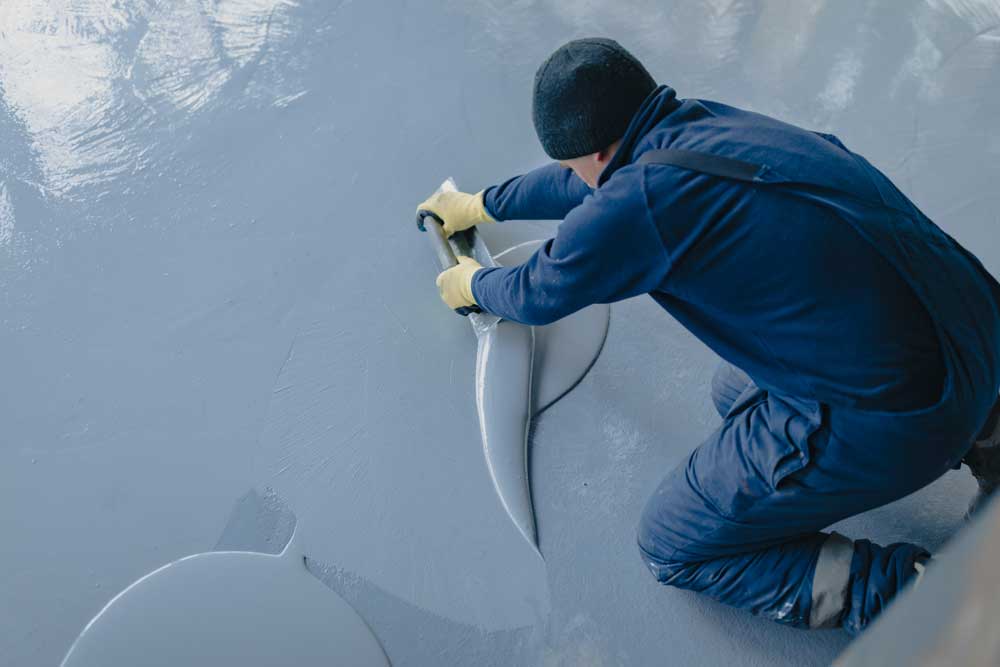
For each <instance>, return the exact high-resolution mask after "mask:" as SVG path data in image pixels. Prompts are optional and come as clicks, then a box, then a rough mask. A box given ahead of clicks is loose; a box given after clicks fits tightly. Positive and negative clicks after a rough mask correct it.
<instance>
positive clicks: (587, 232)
mask: <svg viewBox="0 0 1000 667" xmlns="http://www.w3.org/2000/svg"><path fill="white" fill-rule="evenodd" d="M616 176H617V177H618V178H616V179H612V180H611V181H608V182H607V183H605V184H604V185H603V186H602V187H601V188H600V189H598V190H596V191H593V196H592V197H590V198H588V199H587V201H586V202H584V203H583V204H582V205H580V206H578V207H576V208H574V209H573V210H572V211H570V212H569V214H568V215H567V216H566V219H565V220H564V221H563V222H562V224H561V225H560V226H559V229H558V231H557V233H556V236H555V238H552V239H549V240H548V241H546V242H545V243H543V244H542V246H541V247H540V248H539V249H538V250H536V251H535V253H534V254H533V255H532V256H531V258H530V259H528V261H527V262H525V263H524V264H521V265H520V266H512V267H497V268H486V269H480V270H478V271H476V273H475V274H474V276H473V277H472V295H473V297H474V299H475V301H476V303H477V304H479V306H480V307H481V308H482V309H483V310H485V311H487V312H490V313H493V314H494V315H499V316H501V317H503V318H505V319H508V320H513V321H515V322H521V323H523V324H535V325H541V324H549V323H550V322H554V321H555V320H558V319H560V318H562V317H565V316H566V315H569V314H570V313H573V312H575V311H577V310H579V309H581V308H584V307H585V306H589V305H591V304H594V303H611V302H613V301H620V300H622V299H627V298H629V297H632V296H635V295H637V294H644V293H646V292H649V291H652V290H654V289H656V288H657V287H658V286H659V285H660V284H661V283H662V282H663V280H664V278H665V277H666V275H667V273H668V271H669V269H670V260H669V259H668V257H667V253H666V250H665V249H664V247H663V241H662V239H661V238H660V234H659V231H658V230H657V228H656V226H655V224H654V223H653V221H652V219H651V218H650V215H649V211H648V210H647V208H646V199H645V196H644V194H643V191H642V188H641V187H640V186H639V184H638V183H637V180H638V179H637V178H622V176H624V174H622V173H619V174H616Z"/></svg>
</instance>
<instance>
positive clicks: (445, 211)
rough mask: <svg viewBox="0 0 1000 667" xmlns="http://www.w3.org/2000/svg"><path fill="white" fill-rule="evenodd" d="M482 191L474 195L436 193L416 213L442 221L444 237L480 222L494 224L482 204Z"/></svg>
mask: <svg viewBox="0 0 1000 667" xmlns="http://www.w3.org/2000/svg"><path fill="white" fill-rule="evenodd" d="M483 192H484V191H483V190H480V191H479V192H477V193H476V194H474V195H470V194H468V193H466V192H454V191H452V192H436V193H434V194H433V195H431V196H430V197H428V198H427V199H425V200H424V201H423V202H422V203H421V204H420V206H418V207H417V212H418V213H419V212H420V211H430V212H431V213H433V214H434V215H436V216H437V217H439V218H441V220H442V221H444V224H443V225H442V226H441V227H442V229H444V235H445V236H451V235H452V234H454V233H455V232H460V231H462V230H463V229H468V228H469V227H472V226H474V225H478V224H479V223H481V222H495V221H494V220H493V218H491V217H490V214H489V213H487V212H486V206H485V205H484V204H483Z"/></svg>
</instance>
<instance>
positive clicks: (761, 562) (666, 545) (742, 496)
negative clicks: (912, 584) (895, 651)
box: [639, 366, 943, 633]
mask: <svg viewBox="0 0 1000 667" xmlns="http://www.w3.org/2000/svg"><path fill="white" fill-rule="evenodd" d="M739 384H740V380H739V373H736V372H734V371H733V370H731V369H725V366H724V367H723V369H722V370H720V375H719V377H718V378H716V379H715V380H713V401H715V402H716V407H717V408H719V411H720V413H723V414H725V415H726V417H725V421H724V422H723V424H722V426H720V427H719V429H718V430H717V431H716V432H715V433H713V434H712V436H711V437H709V438H708V440H707V441H706V442H704V443H703V444H702V445H701V446H700V447H698V448H697V449H696V450H695V451H694V452H692V454H691V455H690V456H689V457H688V459H687V461H686V462H685V463H684V464H682V465H681V466H680V467H678V468H677V469H675V470H674V471H673V472H671V473H670V474H669V475H668V476H667V477H666V479H664V481H663V483H662V484H661V485H660V487H659V488H658V489H657V491H656V492H655V493H654V494H653V496H652V497H651V498H650V500H649V502H648V503H647V505H646V508H645V510H644V512H643V516H642V520H641V522H640V526H639V546H640V549H641V551H642V554H643V559H644V560H645V562H646V564H647V566H648V567H649V568H650V570H651V571H652V572H653V574H654V575H655V576H656V578H657V579H658V580H659V581H660V582H662V583H664V584H667V585H672V586H677V587H679V588H685V589H690V590H695V591H699V592H702V593H705V594H707V595H709V596H711V597H713V598H715V599H717V600H719V601H721V602H724V603H726V604H730V605H732V606H736V607H740V608H744V609H748V610H750V611H751V612H753V613H756V614H760V615H763V616H766V617H769V618H772V619H774V620H776V621H780V622H783V623H788V624H790V625H795V626H799V627H832V626H836V625H842V626H843V627H844V628H845V629H846V630H847V631H848V632H851V633H856V632H859V631H860V630H861V629H863V628H864V627H865V626H866V625H867V623H868V622H869V621H870V620H871V619H873V618H874V617H875V616H876V615H877V614H878V613H879V612H880V611H881V610H882V609H883V608H884V606H885V605H886V603H887V602H888V600H889V599H890V598H892V597H893V596H894V595H895V594H896V592H897V591H898V590H899V589H900V588H902V587H903V586H904V585H905V584H906V583H907V582H908V581H909V580H910V579H911V578H912V577H913V576H914V575H915V569H914V566H913V565H914V562H915V561H916V560H920V559H924V558H926V557H927V556H928V554H927V552H926V551H924V550H923V549H921V548H920V547H918V546H915V545H911V544H894V545H890V546H887V547H882V546H878V545H875V544H872V543H871V542H869V541H867V540H858V541H856V542H852V541H850V540H848V539H847V538H845V537H843V536H841V535H838V534H836V533H821V532H819V529H821V528H823V527H825V526H827V525H829V524H831V523H834V522H836V521H838V520H840V519H842V518H844V517H847V516H851V515H854V514H858V513H860V512H863V511H865V510H867V509H871V508H873V507H877V506H879V505H883V504H885V503H887V502H890V501H892V500H894V499H896V498H898V497H900V496H902V495H905V494H906V493H909V492H910V491H912V490H914V489H906V488H904V487H903V486H902V485H900V484H899V483H898V480H895V479H890V478H889V476H890V475H891V474H892V471H893V470H894V466H893V465H892V462H891V461H886V462H879V461H877V460H876V459H877V456H878V452H877V447H872V453H871V456H872V458H871V459H869V460H868V461H866V462H865V464H866V472H865V482H866V484H865V486H864V490H859V489H860V488H861V487H860V485H856V484H853V483H852V476H851V468H850V466H845V465H844V461H843V460H842V459H840V458H839V457H838V456H837V452H836V450H837V448H838V443H837V440H836V438H834V437H832V436H831V434H830V432H829V430H828V428H827V424H826V422H825V418H824V417H822V415H821V414H820V415H819V416H817V414H815V413H809V412H810V411H809V410H808V408H809V406H808V405H806V404H805V403H804V402H802V401H798V400H797V399H792V398H789V397H780V396H777V395H774V394H768V392H766V391H763V390H761V389H759V388H757V387H756V386H755V385H753V384H752V382H748V383H747V386H746V387H744V389H743V391H741V392H740V393H739V394H738V400H736V402H735V403H728V405H727V400H726V399H727V398H728V397H729V396H731V395H732V393H733V391H734V390H735V389H736V388H738V386H739ZM717 388H718V390H716V389H717ZM814 407H818V406H815V404H814ZM724 408H725V410H723V409H724ZM799 408H803V409H804V411H803V410H800V409H799ZM806 413H809V414H806ZM872 468H875V469H882V470H884V471H885V474H886V475H887V478H886V484H885V485H884V486H883V487H882V488H879V489H871V488H869V487H868V485H867V481H868V480H869V479H870V477H871V470H872ZM942 472H943V471H942Z"/></svg>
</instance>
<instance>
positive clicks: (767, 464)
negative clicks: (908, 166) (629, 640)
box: [418, 39, 1000, 634]
mask: <svg viewBox="0 0 1000 667" xmlns="http://www.w3.org/2000/svg"><path fill="white" fill-rule="evenodd" d="M533 118H534V124H535V128H536V130H537V133H538V136H539V139H540V140H541V143H542V146H543V148H544V149H545V152H546V153H547V154H548V155H549V156H550V157H552V158H553V159H555V160H557V161H559V163H558V164H550V165H548V166H545V167H541V168H540V169H537V170H535V171H532V172H530V173H527V174H525V175H523V176H518V177H516V178H512V179H510V180H508V181H506V182H504V183H502V184H501V185H498V186H495V187H491V188H488V189H486V190H485V191H481V192H479V193H477V194H475V195H473V194H466V193H444V194H439V195H436V196H434V197H432V198H431V199H429V200H427V201H425V202H424V203H422V204H421V205H420V206H419V207H418V209H419V210H430V211H433V212H435V213H436V214H437V215H438V216H439V217H441V218H442V219H443V221H444V223H445V231H446V232H447V233H449V234H450V233H453V232H454V231H456V230H461V229H466V228H468V227H471V226H472V225H475V224H479V223H486V222H490V221H493V220H508V219H520V220H523V219H559V218H562V219H563V222H562V224H561V225H560V227H559V230H558V232H557V234H556V236H555V238H553V239H549V240H548V241H546V242H545V243H544V244H543V245H542V246H541V247H540V248H539V250H538V251H537V252H536V253H535V254H534V255H533V256H532V257H531V259H530V260H529V261H527V262H526V263H525V264H523V265H521V266H512V267H504V268H482V267H481V266H479V265H478V264H477V263H476V262H475V261H474V260H472V259H470V258H462V260H461V262H460V264H459V265H458V266H456V267H454V268H452V269H449V270H447V271H444V272H443V273H442V274H440V276H438V280H437V282H438V286H439V288H440V291H441V295H442V297H443V299H444V300H445V302H446V303H447V304H448V305H449V306H451V307H453V308H455V307H459V306H468V305H472V304H478V305H479V307H480V308H482V309H483V310H485V311H488V312H490V313H494V314H496V315H499V316H501V317H504V318H507V319H510V320H514V321H517V322H523V323H525V324H546V323H548V322H552V321H554V320H556V319H559V318H561V317H564V316H566V315H568V314H570V313H572V312H574V311H576V310H578V309H580V308H583V307H585V306H587V305H590V304H593V303H608V302H613V301H618V300H621V299H626V298H629V297H632V296H635V295H638V294H643V293H648V294H649V295H650V296H651V297H652V298H653V299H654V300H655V301H656V302H657V303H659V304H660V305H661V306H662V307H663V308H664V309H665V310H667V311H668V312H669V313H670V314H671V315H672V316H673V317H675V318H676V319H677V320H678V321H679V322H681V323H682V324H683V325H684V326H685V327H687V328H688V329H689V330H690V331H691V332H692V333H694V334H695V335H696V336H697V337H698V338H699V339H701V340H702V341H703V342H704V343H705V344H706V345H708V346H709V347H710V348H711V349H713V350H714V351H715V352H717V353H718V354H719V355H720V356H721V357H722V358H723V360H724V361H723V363H722V365H721V366H720V368H719V370H718V371H717V372H716V374H715V377H714V378H713V382H712V398H713V401H714V402H715V406H716V408H717V409H718V411H719V414H720V415H721V416H722V418H723V422H722V425H721V426H720V427H719V428H718V429H717V430H716V431H715V432H714V433H712V434H711V435H710V436H709V437H708V439H707V440H706V441H705V442H703V443H702V444H701V445H700V446H699V447H697V448H696V449H695V450H694V451H693V452H692V453H691V454H690V456H688V458H687V460H686V461H685V462H684V463H683V464H682V465H680V466H679V467H678V468H677V469H675V470H674V471H673V472H671V473H670V474H668V475H667V476H666V478H665V479H664V480H663V482H662V483H661V484H660V486H659V488H658V489H657V490H656V491H655V493H654V494H653V496H652V497H651V498H650V499H649V501H648V503H647V505H646V508H645V510H644V511H643V513H642V518H641V521H640V525H639V534H638V542H639V548H640V551H641V554H642V557H643V560H644V561H645V563H646V565H647V566H648V567H649V569H650V570H651V571H652V573H653V574H654V576H655V577H656V578H657V579H658V580H659V581H660V582H662V583H664V584H667V585H671V586H677V587H680V588H686V589H691V590H696V591H701V592H703V593H705V594H707V595H709V596H711V597H713V598H715V599H717V600H720V601H722V602H725V603H727V604H730V605H733V606H736V607H741V608H745V609H748V610H750V611H751V612H753V613H756V614H760V615H763V616H766V617H769V618H772V619H774V620H776V621H779V622H782V623H787V624H790V625H794V626H798V627H810V628H818V627H833V626H842V627H843V628H845V629H846V630H847V631H848V632H850V633H852V634H854V633H857V632H859V631H861V630H862V629H863V628H864V627H865V626H866V625H867V624H868V623H869V622H870V621H871V620H872V619H873V618H874V617H875V616H876V615H877V614H878V613H879V612H880V611H881V610H882V609H883V607H884V606H885V605H886V603H887V601H888V600H889V599H890V598H892V597H893V596H894V595H895V594H896V593H897V592H898V591H899V590H900V589H901V588H902V587H904V586H905V585H906V584H907V582H909V581H910V580H911V579H912V578H914V577H915V576H916V573H917V572H918V571H923V567H924V563H925V561H926V560H927V559H928V558H929V554H928V553H927V552H926V551H925V550H924V549H922V548H920V547H919V546H916V545H912V544H892V545H888V546H880V545H876V544H872V543H871V542H869V541H868V540H856V541H851V540H849V539H847V538H846V537H844V536H842V535H840V534H838V533H835V532H832V533H824V532H820V531H821V530H822V529H823V528H825V527H826V526H829V525H830V524H832V523H834V522H836V521H839V520H840V519H843V518H845V517H848V516H852V515H854V514H858V513H860V512H864V511H866V510H869V509H872V508H874V507H878V506H880V505H884V504H886V503H888V502H891V501H893V500H896V499H898V498H901V497H902V496H905V495H907V494H909V493H911V492H913V491H916V490H917V489H919V488H921V487H923V486H925V485H926V484H929V483H930V482H932V481H933V480H935V479H937V478H938V477H940V476H941V475H942V474H943V473H944V472H946V471H947V470H949V469H951V468H957V467H958V466H959V464H960V462H961V461H962V460H963V457H964V458H965V460H966V462H968V463H969V464H970V467H972V469H973V473H974V474H976V475H977V478H979V480H980V486H981V488H982V489H983V492H984V493H985V492H988V491H990V490H992V487H993V486H994V485H995V484H996V482H997V480H998V479H1000V475H998V474H997V471H996V469H997V467H998V466H997V459H1000V457H998V456H994V453H995V452H996V451H998V450H1000V448H996V447H995V446H996V445H997V444H1000V424H998V422H1000V401H998V398H997V392H998V389H1000V309H998V304H1000V284H998V283H997V282H996V281H995V280H994V279H993V278H992V277H991V276H990V275H989V274H988V273H987V271H986V270H985V269H984V268H983V266H982V265H981V264H980V262H979V261H978V260H977V259H976V258H975V257H974V256H973V255H972V254H970V253H969V252H968V251H966V250H965V249H963V248H962V247H961V246H959V245H958V243H956V242H955V241H954V240H953V239H952V238H951V237H950V236H948V235H947V234H945V233H944V232H943V231H942V230H940V229H939V228H938V227H937V226H936V225H935V224H934V223H933V222H931V221H930V220H929V219H928V218H927V217H926V216H925V215H923V213H921V212H920V211H919V210H918V209H917V207H916V206H914V205H913V204H912V203H911V202H910V201H909V200H908V199H907V198H906V197H905V196H904V195H903V194H902V193H900V191H899V190H897V189H896V188H895V186H893V184H892V183H891V182H890V181H889V180H888V178H886V177H885V176H884V175H883V174H882V173H881V172H879V171H878V170H877V169H876V168H875V167H873V166H872V165H871V164H870V163H869V162H868V161H866V160H865V159H864V158H863V157H861V156H860V155H857V154H855V153H852V152H851V151H850V150H848V149H847V148H846V147H845V146H844V145H843V144H842V143H841V142H840V141H839V140H838V139H837V138H836V137H834V136H832V135H827V134H819V133H814V132H810V131H807V130H804V129H801V128H798V127H795V126H793V125H789V124H786V123H783V122H780V121H777V120H775V119H773V118H769V117H767V116H763V115H760V114H755V113H751V112H748V111H744V110H740V109H736V108H733V107H730V106H726V105H724V104H719V103H717V102H711V101H708V100H697V99H685V100H681V99H678V98H677V97H676V94H675V92H674V90H673V89H671V88H670V87H668V86H664V85H660V86H657V85H656V83H655V82H654V80H653V79H652V77H651V76H650V75H649V73H648V72H647V71H646V69H645V68H644V67H643V66H642V65H641V64H640V63H639V62H638V61H637V60H636V59H635V58H634V57H633V56H632V55H631V54H630V53H628V52H627V51H626V50H625V49H623V48H622V47H621V46H620V45H619V44H618V43H616V42H614V41H612V40H608V39H582V40H576V41H572V42H569V43H568V44H565V45H564V46H562V47H561V48H559V49H558V50H557V51H556V52H555V53H554V54H552V56H550V57H549V58H548V59H547V60H546V61H545V62H544V63H543V64H542V66H541V67H540V68H539V70H538V73H537V74H536V77H535V85H534V100H533ZM665 149H666V150H665ZM974 444H975V446H973V445H974ZM970 448H971V450H970Z"/></svg>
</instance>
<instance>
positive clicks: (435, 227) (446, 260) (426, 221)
mask: <svg viewBox="0 0 1000 667" xmlns="http://www.w3.org/2000/svg"><path fill="white" fill-rule="evenodd" d="M441 224H442V223H441V218H439V217H437V216H436V215H434V214H433V213H431V212H430V211H419V212H418V213H417V227H419V228H420V230H421V231H425V232H427V236H428V237H430V239H431V246H432V247H433V248H434V256H435V257H437V261H438V266H440V267H441V270H442V271H444V270H446V269H450V268H451V267H453V266H456V265H457V264H458V260H457V259H455V251H453V250H452V249H451V244H450V243H448V237H446V236H445V235H444V229H443V228H442V226H441ZM455 312H456V313H458V314H459V315H461V316H463V317H465V316H467V315H468V314H469V313H481V312H483V311H482V310H480V308H479V306H461V307H459V308H456V309H455Z"/></svg>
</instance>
